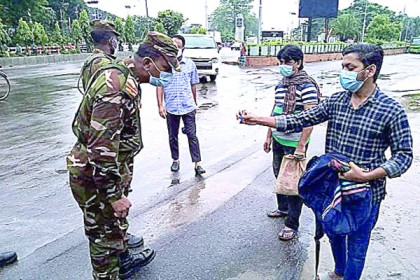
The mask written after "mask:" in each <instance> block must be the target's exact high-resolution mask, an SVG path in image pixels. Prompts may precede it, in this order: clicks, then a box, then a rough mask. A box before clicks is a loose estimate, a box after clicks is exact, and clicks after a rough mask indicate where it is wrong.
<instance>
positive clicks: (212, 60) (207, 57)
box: [182, 34, 220, 82]
mask: <svg viewBox="0 0 420 280" xmlns="http://www.w3.org/2000/svg"><path fill="white" fill-rule="evenodd" d="M182 36H183V37H184V38H185V50H184V55H185V56H186V57H189V58H191V59H192V60H193V61H194V62H195V64H196V65H197V71H198V76H199V77H200V78H201V77H206V76H209V77H210V81H212V82H214V81H215V80H216V77H217V75H218V74H219V67H220V55H219V48H218V46H217V44H216V42H215V41H214V38H213V37H212V36H208V35H201V34H182Z"/></svg>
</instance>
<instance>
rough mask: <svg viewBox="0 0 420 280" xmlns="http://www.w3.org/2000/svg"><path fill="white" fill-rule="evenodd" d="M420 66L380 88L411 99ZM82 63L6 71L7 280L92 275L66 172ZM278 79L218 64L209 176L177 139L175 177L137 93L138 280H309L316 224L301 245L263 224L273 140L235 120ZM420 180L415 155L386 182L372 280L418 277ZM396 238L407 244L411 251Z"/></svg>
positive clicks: (392, 64) (203, 118) (403, 61)
mask: <svg viewBox="0 0 420 280" xmlns="http://www.w3.org/2000/svg"><path fill="white" fill-rule="evenodd" d="M223 52H224V53H222V55H225V56H226V57H227V56H230V57H234V55H232V53H231V52H230V51H227V50H226V49H225V50H223ZM419 62H420V56H410V55H401V56H394V57H387V58H386V60H385V65H384V68H383V74H384V75H383V76H382V77H381V78H382V79H381V80H380V81H379V84H380V86H381V88H382V89H383V90H385V91H386V92H388V93H389V94H390V95H393V96H395V97H399V96H401V95H402V94H405V92H408V93H410V92H415V91H416V90H417V88H416V87H418V83H417V81H418V78H419V77H420V70H419V69H417V68H418V67H414V66H415V65H418V63H419ZM80 65H81V63H80V62H79V63H67V64H57V65H45V66H41V67H40V66H33V67H26V68H11V69H6V73H7V74H8V75H9V77H11V81H12V93H11V95H10V97H9V99H8V100H7V102H0V133H1V136H2V137H1V138H0V189H1V190H2V192H1V193H0V201H1V202H2V204H3V207H2V211H1V212H0V231H1V234H0V244H2V249H3V248H4V249H13V250H15V251H17V252H18V254H19V259H20V260H19V262H18V263H17V264H16V265H12V266H10V267H7V268H4V269H3V270H1V271H0V278H1V279H16V278H21V279H88V278H89V276H90V266H89V260H88V255H87V241H86V239H85V237H84V236H83V231H82V227H81V225H82V219H81V214H80V210H79V209H78V208H77V206H76V204H75V202H74V200H73V198H72V196H71V194H70V190H69V187H68V179H67V172H66V168H65V160H64V159H65V156H66V154H67V152H68V151H69V150H70V148H71V147H72V145H73V144H74V140H75V139H74V136H73V135H72V132H71V128H70V126H71V121H72V118H73V116H74V113H75V110H76V109H77V106H78V103H79V102H80V99H81V95H80V94H79V93H78V92H77V89H76V88H75V84H76V81H77V75H78V71H79V67H80ZM339 69H340V62H338V61H336V62H323V63H316V64H308V65H307V66H306V70H307V71H308V73H310V74H313V75H314V76H315V78H316V79H317V80H319V81H321V82H320V84H322V88H323V93H324V94H325V95H329V94H331V93H333V92H335V91H337V89H338V88H339V84H338V81H337V75H338V73H339ZM278 79H279V76H278V74H277V68H276V67H268V68H261V69H238V68H237V67H236V66H231V65H222V68H221V74H220V76H219V77H218V78H217V81H216V83H205V84H202V85H201V86H199V88H198V94H199V97H198V103H199V106H200V108H199V113H198V115H197V126H198V137H199V140H200V146H201V149H202V158H203V162H202V164H203V167H204V168H205V169H206V170H207V173H206V174H205V176H203V178H194V173H193V164H192V163H191V160H190V156H189V152H188V144H187V139H186V137H183V135H181V140H180V151H181V155H180V158H181V170H180V172H179V174H173V173H171V172H170V170H169V168H170V164H171V159H170V152H169V144H168V139H167V138H168V136H167V129H166V122H165V121H164V120H163V119H161V118H160V117H159V115H158V110H157V104H156V98H155V92H154V88H153V87H151V86H149V85H144V86H142V88H143V109H142V112H141V114H142V128H143V137H144V142H145V148H144V150H143V151H142V152H141V153H140V154H139V156H138V157H137V158H136V162H135V170H134V180H133V189H134V192H133V193H132V194H130V197H129V198H130V200H132V201H133V204H134V205H133V207H132V211H131V212H130V217H129V218H130V219H129V220H130V224H131V226H130V232H132V233H135V234H140V235H143V236H144V237H145V239H146V243H147V245H151V246H153V247H154V248H155V249H157V251H158V257H157V258H156V260H155V261H154V262H153V263H151V264H150V265H149V266H148V267H147V268H145V269H144V270H143V271H141V279H298V277H299V275H300V272H301V270H302V268H303V270H304V272H303V274H302V277H303V279H310V276H308V275H310V273H311V272H312V267H311V266H310V263H311V262H310V261H309V262H306V266H305V267H304V263H305V260H306V258H307V250H308V251H310V250H311V244H312V242H311V236H312V229H313V225H312V224H311V223H312V216H311V214H310V212H309V210H307V209H306V210H305V211H304V214H303V217H302V218H301V224H302V227H301V230H300V231H301V233H300V235H301V236H300V239H299V240H297V241H294V242H292V243H280V242H279V241H278V240H277V239H276V233H277V231H278V229H279V228H280V225H282V221H280V220H271V219H268V218H266V216H265V212H266V211H267V210H270V209H271V208H272V207H273V206H274V199H273V195H272V193H271V191H272V184H273V180H274V178H273V176H272V174H271V169H270V165H271V162H270V159H271V155H266V154H265V153H263V152H262V151H261V148H262V143H263V141H264V139H265V134H266V129H264V128H262V127H252V128H249V127H243V126H240V125H238V124H237V122H236V120H235V118H234V116H235V113H236V112H237V110H239V109H241V108H247V109H249V110H253V111H254V112H258V113H260V114H265V115H267V114H268V113H269V111H270V109H271V107H272V103H273V88H274V86H275V84H276V83H277V80H278ZM401 91H404V93H402V92H401ZM410 121H411V126H412V130H413V132H415V133H416V134H415V139H418V138H419V137H418V136H417V135H419V133H420V131H419V124H420V116H419V114H415V113H413V114H410ZM324 134H325V126H324V125H321V126H319V127H317V128H316V129H315V132H314V137H313V142H312V145H311V146H310V148H309V153H310V154H311V155H313V154H322V151H323V140H324V137H325V136H324ZM415 143H416V141H415ZM415 148H416V149H417V150H416V151H417V155H418V152H419V151H418V148H417V147H415ZM418 171H419V157H418V156H417V157H416V160H415V162H414V163H413V166H412V168H411V170H410V171H409V172H408V174H407V175H405V176H404V177H402V178H401V179H395V180H391V181H390V182H389V184H388V192H389V195H388V198H387V199H386V200H385V202H384V203H383V207H382V212H383V215H382V216H381V218H380V220H379V222H378V226H377V229H375V231H374V236H373V237H372V240H373V241H372V246H371V249H370V252H369V253H370V255H369V257H368V263H367V269H366V271H365V275H366V276H367V277H368V278H367V279H386V278H384V277H392V278H390V279H408V278H409V277H411V278H412V277H414V275H417V274H415V273H418V271H419V267H420V264H419V260H420V256H419V255H416V254H418V253H416V252H419V251H420V250H418V249H419V248H418V246H417V245H416V244H417V243H416V242H415V241H416V240H415V238H416V237H415V236H418V234H419V233H420V232H419V230H418V227H416V228H414V227H409V226H408V225H415V224H418V223H419V222H420V217H419V213H418V210H416V208H415V206H416V205H417V204H418V202H419V200H420V199H419V197H420V196H418V192H416V190H417V191H419V188H420V187H419V184H418V183H416V182H417V181H418V179H420V178H419V172H418ZM416 179H417V181H416ZM401 190H404V191H401ZM415 194H417V195H415ZM406 214H408V215H406ZM401 227H402V229H401ZM405 227H406V228H405ZM400 231H402V232H403V233H404V234H405V235H407V236H405V240H404V242H401V240H400V235H401V232H400ZM407 233H408V234H407ZM324 243H325V242H324ZM325 244H326V243H325ZM416 246H417V247H416ZM323 248H324V249H323V252H325V255H326V257H325V260H324V262H323V268H324V269H326V268H328V266H329V265H330V264H331V261H330V258H328V255H329V249H328V247H327V245H325V246H324V247H323ZM392 248H394V249H392ZM413 248H417V250H416V251H410V249H413ZM407 253H408V254H409V257H406V261H403V260H404V257H405V255H406V254H407ZM371 256H375V258H372V257H371ZM391 260H392V261H391ZM391 264H393V266H392V270H390V267H391ZM70 272H71V273H70ZM139 277H140V274H139V275H138V278H139ZM305 277H307V278H305ZM378 277H379V278H378ZM412 279H413V278H412Z"/></svg>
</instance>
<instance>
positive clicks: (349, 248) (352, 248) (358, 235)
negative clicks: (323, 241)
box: [328, 202, 380, 280]
mask: <svg viewBox="0 0 420 280" xmlns="http://www.w3.org/2000/svg"><path fill="white" fill-rule="evenodd" d="M379 208H380V202H377V203H373V205H372V211H371V214H370V217H369V219H368V220H367V222H366V223H365V224H364V225H363V226H361V227H360V228H359V229H358V230H357V232H355V233H353V234H350V235H329V236H328V238H329V239H330V243H331V250H332V253H333V256H334V261H335V270H334V272H335V273H336V274H338V275H344V280H357V279H360V276H361V275H362V271H363V267H364V265H365V259H366V253H367V249H368V247H369V240H370V234H371V231H372V229H373V228H374V227H375V224H376V221H377V220H378V216H379Z"/></svg>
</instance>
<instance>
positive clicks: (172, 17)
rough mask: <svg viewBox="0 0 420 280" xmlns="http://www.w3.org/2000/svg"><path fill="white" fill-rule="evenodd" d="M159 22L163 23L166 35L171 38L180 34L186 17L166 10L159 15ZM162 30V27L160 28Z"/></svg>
mask: <svg viewBox="0 0 420 280" xmlns="http://www.w3.org/2000/svg"><path fill="white" fill-rule="evenodd" d="M157 20H158V21H159V22H160V23H162V25H163V27H164V28H165V30H166V32H163V33H166V34H168V35H169V36H173V35H175V34H177V33H178V32H179V29H180V28H181V26H182V23H183V22H184V21H185V20H184V16H183V15H182V14H181V13H179V12H175V11H172V10H164V11H161V12H159V13H158V17H157ZM159 28H160V27H159Z"/></svg>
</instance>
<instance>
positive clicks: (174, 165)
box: [171, 161, 179, 172]
mask: <svg viewBox="0 0 420 280" xmlns="http://www.w3.org/2000/svg"><path fill="white" fill-rule="evenodd" d="M178 170H179V161H174V162H173V163H172V166H171V171H172V172H177V171H178Z"/></svg>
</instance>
